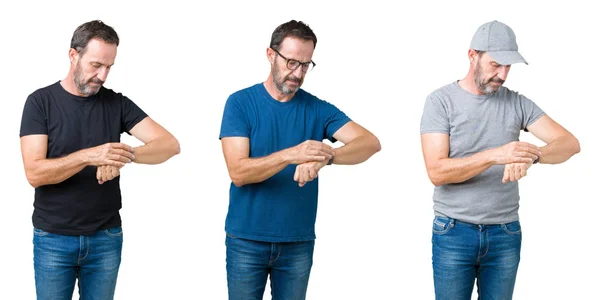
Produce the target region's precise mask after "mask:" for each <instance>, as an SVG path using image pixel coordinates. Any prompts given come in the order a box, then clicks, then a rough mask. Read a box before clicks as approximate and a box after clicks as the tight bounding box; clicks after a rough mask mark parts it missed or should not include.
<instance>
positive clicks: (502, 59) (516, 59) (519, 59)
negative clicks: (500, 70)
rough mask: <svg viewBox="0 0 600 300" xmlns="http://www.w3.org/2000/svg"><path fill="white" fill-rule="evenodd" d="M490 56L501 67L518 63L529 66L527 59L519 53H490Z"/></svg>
mask: <svg viewBox="0 0 600 300" xmlns="http://www.w3.org/2000/svg"><path fill="white" fill-rule="evenodd" d="M488 54H489V55H490V56H491V57H492V59H494V60H495V61H496V62H497V63H499V64H501V65H513V64H516V63H524V64H526V65H528V63H527V61H526V60H525V58H523V56H522V55H521V54H520V53H519V52H517V51H493V52H492V51H490V52H488Z"/></svg>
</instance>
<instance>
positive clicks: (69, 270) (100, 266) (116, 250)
mask: <svg viewBox="0 0 600 300" xmlns="http://www.w3.org/2000/svg"><path fill="white" fill-rule="evenodd" d="M122 246H123V231H122V230H121V227H118V228H112V229H106V230H101V231H98V232H96V234H94V235H91V236H67V235H59V234H54V233H49V232H46V231H43V230H40V229H37V228H34V230H33V262H34V269H35V287H36V291H37V299H38V300H63V299H64V300H71V299H72V298H73V290H74V288H75V281H76V280H78V288H79V297H80V298H79V299H81V300H112V299H113V296H114V293H115V287H116V284H117V274H118V272H119V266H120V264H121V249H122Z"/></svg>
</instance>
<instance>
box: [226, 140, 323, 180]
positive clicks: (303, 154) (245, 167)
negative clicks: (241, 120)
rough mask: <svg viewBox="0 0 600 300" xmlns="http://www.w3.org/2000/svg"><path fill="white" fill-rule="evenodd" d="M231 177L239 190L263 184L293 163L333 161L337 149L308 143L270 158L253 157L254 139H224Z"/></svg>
mask: <svg viewBox="0 0 600 300" xmlns="http://www.w3.org/2000/svg"><path fill="white" fill-rule="evenodd" d="M221 145H222V146H223V155H224V156H225V162H226V163H227V170H228V171H229V176H230V177H231V180H232V181H233V184H235V185H236V186H238V187H241V186H243V185H246V184H251V183H258V182H263V181H265V180H267V179H269V178H270V177H271V176H273V175H275V174H277V173H278V172H279V171H281V170H283V169H284V168H285V167H286V166H287V165H289V164H300V163H303V162H306V161H324V160H329V158H330V157H331V153H332V152H333V150H332V149H331V147H329V146H327V145H325V144H323V143H321V142H317V141H306V142H303V143H301V144H299V145H297V146H294V147H291V148H288V149H284V150H281V151H278V152H275V153H272V154H270V155H268V156H264V157H260V158H250V157H249V156H250V140H249V139H248V138H246V137H224V138H222V139H221Z"/></svg>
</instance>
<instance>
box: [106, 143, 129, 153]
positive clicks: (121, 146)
mask: <svg viewBox="0 0 600 300" xmlns="http://www.w3.org/2000/svg"><path fill="white" fill-rule="evenodd" d="M110 146H111V147H113V148H116V149H123V150H127V151H129V152H133V147H131V146H129V145H127V144H123V143H110Z"/></svg>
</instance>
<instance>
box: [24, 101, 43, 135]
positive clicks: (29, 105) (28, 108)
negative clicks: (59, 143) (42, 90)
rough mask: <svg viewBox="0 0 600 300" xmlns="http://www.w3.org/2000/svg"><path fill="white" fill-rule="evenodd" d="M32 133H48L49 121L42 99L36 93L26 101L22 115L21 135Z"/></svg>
mask: <svg viewBox="0 0 600 300" xmlns="http://www.w3.org/2000/svg"><path fill="white" fill-rule="evenodd" d="M31 134H45V135H48V122H47V119H46V113H45V110H44V106H43V105H42V101H41V99H40V98H39V96H38V97H36V96H35V95H34V94H32V95H30V96H29V97H28V98H27V100H26V101H25V106H24V107H23V115H22V117H21V130H20V133H19V136H20V137H23V136H26V135H31Z"/></svg>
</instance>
